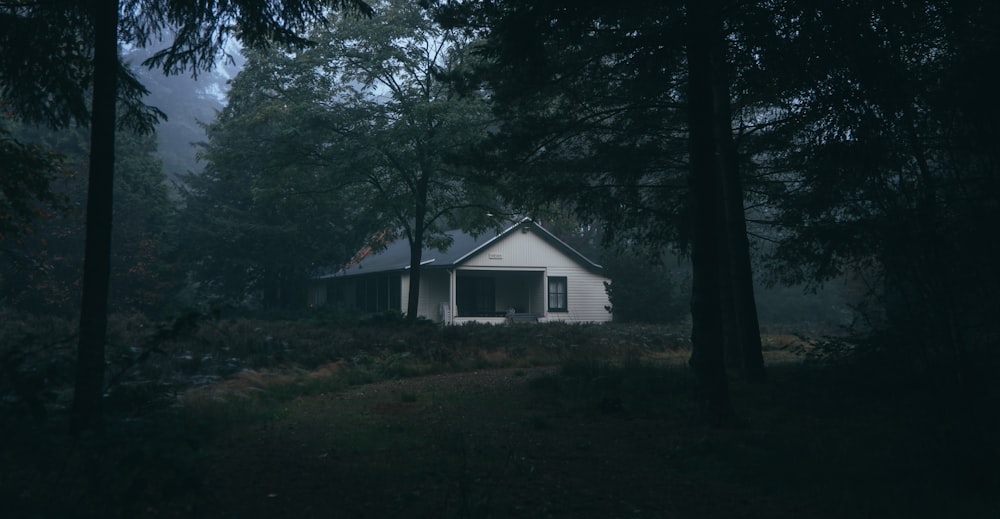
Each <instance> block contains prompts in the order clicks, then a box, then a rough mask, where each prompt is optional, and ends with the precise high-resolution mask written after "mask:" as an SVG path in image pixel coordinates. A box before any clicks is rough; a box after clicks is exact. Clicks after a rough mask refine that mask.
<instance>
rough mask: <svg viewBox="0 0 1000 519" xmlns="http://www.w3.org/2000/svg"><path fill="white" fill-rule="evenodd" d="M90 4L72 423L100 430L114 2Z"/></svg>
mask: <svg viewBox="0 0 1000 519" xmlns="http://www.w3.org/2000/svg"><path fill="white" fill-rule="evenodd" d="M91 5H92V9H93V11H92V16H93V21H94V92H93V96H94V97H93V106H92V112H93V114H92V118H91V124H90V173H89V180H88V185H87V222H86V245H85V246H84V259H83V294H82V296H81V307H80V337H79V343H78V344H77V360H76V384H75V390H74V393H73V407H72V413H71V424H70V426H71V428H72V430H73V431H74V432H77V433H78V432H80V431H83V430H88V429H96V430H99V429H101V428H102V426H103V405H102V400H103V396H104V343H105V340H106V337H107V326H108V282H109V280H110V272H111V270H110V268H111V215H112V207H113V195H114V167H115V103H116V101H117V75H118V2H117V0H99V1H95V2H93V3H92V4H91Z"/></svg>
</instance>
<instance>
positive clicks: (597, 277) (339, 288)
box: [310, 219, 611, 324]
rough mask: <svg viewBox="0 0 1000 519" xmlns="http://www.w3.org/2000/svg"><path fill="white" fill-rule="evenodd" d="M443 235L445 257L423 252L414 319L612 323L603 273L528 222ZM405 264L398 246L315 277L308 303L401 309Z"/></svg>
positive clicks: (404, 251) (402, 245) (403, 247)
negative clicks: (485, 231) (494, 232)
mask: <svg viewBox="0 0 1000 519" xmlns="http://www.w3.org/2000/svg"><path fill="white" fill-rule="evenodd" d="M449 235H450V237H451V239H452V243H451V246H450V247H449V248H448V249H447V250H446V251H444V252H442V251H438V250H434V249H424V251H423V257H422V262H421V265H422V266H421V276H420V302H419V304H418V312H419V315H420V316H422V317H425V318H427V319H430V320H433V321H437V322H441V323H444V324H463V323H467V322H481V323H504V322H510V321H538V322H548V321H566V322H574V323H584V322H604V321H610V320H611V313H610V312H609V311H608V307H610V302H609V301H608V295H607V292H606V291H605V287H604V284H605V282H607V281H609V279H608V278H607V277H605V275H604V273H603V268H602V267H601V266H600V265H598V264H596V263H594V262H593V261H591V260H589V259H587V258H586V257H584V256H583V255H582V254H580V253H579V252H577V251H576V250H574V249H573V248H572V247H570V246H569V245H567V244H566V243H564V242H563V241H562V240H560V239H559V238H556V237H555V236H554V235H553V234H552V233H550V232H549V231H547V230H545V229H544V228H542V227H541V226H540V225H538V224H536V223H535V222H533V221H531V220H528V219H525V220H522V221H521V222H519V223H517V224H515V225H513V226H511V227H509V228H508V229H506V230H504V231H503V232H501V233H500V234H497V235H495V236H494V235H492V234H490V235H488V236H483V235H481V236H478V237H476V236H472V235H469V234H467V233H464V232H461V231H452V232H450V233H449ZM409 264H410V256H409V246H408V245H407V243H406V241H405V240H397V241H395V242H393V243H391V244H389V245H388V247H386V248H385V250H383V251H381V252H379V253H369V254H367V255H363V257H361V258H360V259H359V260H357V261H354V262H352V264H351V265H349V266H348V267H346V268H344V269H342V270H340V271H338V272H335V273H331V274H328V275H324V276H319V277H317V278H315V280H314V281H315V283H314V284H313V286H312V289H311V290H310V303H311V304H314V305H319V304H338V305H342V306H345V307H349V308H357V309H359V310H361V311H364V312H382V311H389V310H397V311H400V310H403V309H405V308H407V302H408V294H409Z"/></svg>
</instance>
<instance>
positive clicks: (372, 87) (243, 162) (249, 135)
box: [187, 2, 492, 306]
mask: <svg viewBox="0 0 1000 519" xmlns="http://www.w3.org/2000/svg"><path fill="white" fill-rule="evenodd" d="M375 8H376V11H377V14H378V19H377V20H375V19H373V20H368V19H358V18H353V17H343V18H339V19H337V20H336V21H335V27H332V28H327V27H324V26H316V27H314V29H313V30H312V31H311V33H310V38H311V39H313V40H315V41H316V42H317V44H316V45H315V46H310V47H300V46H293V47H289V48H274V49H271V50H267V51H260V52H250V53H248V62H247V66H246V68H245V69H244V70H243V71H242V72H241V73H240V75H239V76H238V77H237V78H236V80H235V81H234V82H233V85H232V89H231V90H230V93H229V98H230V99H229V104H228V105H227V107H226V109H225V110H224V111H223V112H222V113H221V114H220V117H219V119H218V121H217V122H216V123H214V124H212V125H210V126H209V127H208V135H209V139H210V140H209V143H208V145H207V146H206V148H205V151H204V154H203V158H205V159H206V160H207V168H206V171H205V173H204V174H203V175H201V176H199V177H191V178H190V179H189V180H188V182H189V186H190V190H189V192H188V196H187V199H188V201H187V205H188V212H189V213H190V214H192V215H198V218H199V221H198V222H197V223H192V225H191V229H190V230H189V231H188V233H187V234H190V235H192V236H193V237H194V238H195V240H194V243H195V244H197V245H195V246H194V247H192V252H193V254H195V255H197V256H200V259H198V260H197V261H198V262H199V263H200V264H199V269H198V274H197V277H198V281H200V282H202V283H203V284H204V286H205V288H207V289H208V292H212V291H214V292H215V293H217V294H222V295H225V296H226V297H230V298H240V297H242V298H245V297H247V294H248V293H253V292H255V291H258V292H259V291H263V293H264V303H265V306H270V305H271V304H272V303H271V300H272V299H273V298H272V297H269V296H268V291H269V290H274V289H273V288H271V285H275V284H284V285H286V286H285V288H284V289H283V290H284V292H285V293H286V294H287V297H286V300H287V301H295V300H297V301H300V302H302V303H304V301H305V297H304V296H303V294H302V293H301V291H299V292H298V293H294V292H293V291H292V290H290V289H289V288H288V286H287V284H288V283H294V282H301V281H302V280H304V279H305V278H306V277H307V276H308V275H310V274H312V273H314V272H315V271H316V270H317V269H319V268H323V267H334V268H336V267H337V266H339V265H343V264H344V263H346V261H347V260H348V259H349V258H350V257H351V255H352V254H353V253H354V252H356V250H357V249H359V248H361V246H362V245H364V243H365V241H366V240H368V239H369V238H372V237H373V236H376V235H382V234H381V233H383V232H384V231H385V230H386V229H392V230H393V232H394V235H395V236H399V237H400V238H405V239H407V240H409V241H410V242H411V243H417V244H418V245H426V244H431V245H433V244H435V240H436V239H439V238H440V237H441V236H442V232H443V231H445V230H448V229H451V228H453V227H454V225H455V223H456V222H455V221H454V218H453V217H454V216H455V213H456V212H457V211H459V210H460V209H466V210H468V209H469V208H472V207H480V208H482V207H484V205H489V206H492V203H491V200H490V199H489V198H488V197H487V196H486V195H484V194H482V193H480V192H478V191H476V190H474V189H472V188H471V184H469V183H468V182H467V181H466V177H467V176H468V173H469V171H468V168H467V166H465V165H464V164H462V163H460V162H458V161H455V160H452V159H453V158H454V157H455V156H456V155H457V154H459V153H460V151H461V150H464V149H466V148H468V147H470V146H473V145H474V143H475V142H476V141H477V140H478V139H480V138H481V136H482V135H483V133H484V131H485V127H486V104H485V100H484V99H483V97H482V96H481V95H468V96H460V95H458V94H457V93H456V92H455V91H454V89H453V88H452V87H451V85H450V84H449V83H447V82H445V81H443V80H442V76H445V75H448V74H453V73H457V71H458V70H460V69H461V68H462V67H464V66H466V65H465V63H464V62H465V61H466V60H469V59H471V55H470V54H469V51H468V49H467V45H468V42H467V41H466V40H465V39H463V38H462V37H461V34H460V33H459V32H458V31H446V30H443V29H441V28H440V27H439V26H437V25H435V24H434V23H433V22H432V21H431V20H430V19H429V18H428V16H427V15H426V13H425V11H424V10H423V9H422V8H421V7H420V6H418V5H416V4H414V3H411V2H380V3H378V4H376V5H375ZM486 212H487V210H486V209H483V210H481V211H479V212H478V213H479V214H475V213H474V212H472V211H467V212H465V213H463V214H462V216H463V217H468V216H470V215H472V216H473V217H472V218H463V220H462V221H460V222H458V223H459V224H460V225H461V226H462V227H464V228H472V227H476V226H479V227H482V226H483V225H484V224H483V221H484V219H485V218H486ZM206 215H207V218H206ZM190 220H191V221H194V219H193V218H192V219H190ZM382 245H384V243H374V246H376V247H378V246H382ZM418 249H419V247H418ZM206 251H207V252H209V254H205V252H206ZM193 259H194V258H193ZM415 261H416V263H417V265H419V258H416V259H415ZM414 268H417V267H414ZM227 277H228V278H227ZM286 300H282V301H281V302H282V303H283V304H287V301H286ZM300 304H301V303H300Z"/></svg>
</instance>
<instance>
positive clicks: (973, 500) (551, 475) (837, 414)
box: [145, 354, 1000, 519]
mask: <svg viewBox="0 0 1000 519" xmlns="http://www.w3.org/2000/svg"><path fill="white" fill-rule="evenodd" d="M772 360H774V359H773V358H772ZM326 369H327V370H329V369H330V368H326ZM334 369H335V368H334ZM769 375H770V380H769V381H768V382H767V383H766V384H760V385H749V384H744V383H742V382H740V381H739V380H734V381H733V382H732V385H731V390H732V395H733V400H734V406H735V408H736V410H737V412H738V413H739V415H740V423H739V424H738V425H735V426H731V427H724V428H710V427H706V426H704V425H702V424H701V423H700V422H699V420H698V419H697V412H696V409H694V407H693V405H692V404H691V398H690V389H689V388H690V387H691V379H690V374H689V373H688V371H687V370H686V369H685V368H684V366H683V358H682V356H679V355H676V354H675V355H672V356H661V358H658V359H644V360H643V361H642V362H638V361H635V360H634V359H633V360H626V361H624V362H623V363H620V364H617V365H610V364H602V363H596V362H587V361H583V362H576V363H564V364H563V365H561V366H557V367H554V366H550V367H533V368H531V367H528V368H507V369H486V370H478V371H469V372H463V373H453V374H439V375H431V376H423V377H416V378H408V379H401V380H392V381H388V382H382V383H375V384H366V385H360V386H351V387H349V388H346V389H343V390H338V391H332V392H329V393H318V394H312V395H309V396H301V397H297V398H294V399H292V400H287V401H283V402H281V403H280V404H276V405H273V406H267V407H266V408H257V409H256V410H255V411H254V418H253V419H244V418H246V417H245V416H242V415H234V417H233V420H232V422H231V423H230V424H229V425H228V426H227V427H226V428H225V429H224V430H223V431H221V432H220V433H219V434H217V435H215V436H214V438H213V439H212V441H211V443H210V444H209V445H205V446H203V447H201V448H200V452H201V453H202V454H201V455H202V464H201V467H200V469H199V471H200V472H199V474H200V479H201V485H200V489H199V495H200V496H201V497H200V498H199V499H197V500H195V501H192V502H189V503H188V504H187V505H185V507H181V508H177V507H175V506H164V507H158V506H156V505H151V506H150V507H148V508H147V509H146V511H145V512H146V515H148V516H149V517H169V516H195V515H200V516H204V517H240V518H254V517H259V518H284V517H287V518H313V517H315V518H320V517H323V518H326V517H346V518H390V517H391V518H402V517H406V518H410V517H427V518H480V517H496V518H504V517H532V518H533V517H564V518H689V517H690V518H700V519H712V518H723V517H725V518H729V519H731V518H793V517H794V518H844V517H879V518H888V517H899V518H903V517H907V518H913V517H953V518H965V517H968V518H974V517H975V518H979V517H981V518H991V519H996V518H997V517H1000V493H998V492H997V490H998V488H996V487H994V485H995V484H996V483H997V482H998V481H1000V479H998V478H997V474H996V472H995V466H994V465H990V464H977V461H982V460H977V459H976V457H977V452H976V451H975V450H972V449H971V448H970V447H969V445H971V443H967V442H961V441H956V440H955V438H956V434H958V433H957V432H956V427H955V426H954V424H952V423H949V422H948V420H943V421H942V420H941V415H940V414H937V413H932V412H929V411H928V409H927V406H929V405H932V404H931V403H930V402H928V401H927V400H926V399H924V398H923V396H922V395H921V394H919V392H912V391H904V392H900V391H882V390H877V389H876V388H872V387H869V386H866V385H865V384H863V383H856V381H852V380H850V379H849V378H845V375H844V374H843V373H833V372H831V371H830V370H824V369H819V368H816V367H810V366H806V365H801V364H798V363H787V362H783V361H779V362H772V365H771V366H770V368H769ZM250 386H253V384H249V385H248V384H244V385H243V386H240V385H239V384H238V383H237V384H235V385H230V386H228V387H227V388H226V389H225V390H224V393H215V394H214V395H213V396H212V398H213V399H215V401H219V400H220V399H221V400H226V398H229V397H231V395H233V394H239V390H238V388H241V387H242V388H243V389H246V388H247V387H250ZM852 386H853V387H852ZM217 391H223V390H222V389H219V388H217ZM226 395H229V397H227V396H226ZM205 397H206V394H205V393H202V394H201V395H200V398H201V399H202V400H204V399H205ZM229 401H230V402H232V400H231V399H230V400H229ZM214 409H215V411H213V412H215V413H218V408H217V407H214ZM216 418H218V417H217V416H216Z"/></svg>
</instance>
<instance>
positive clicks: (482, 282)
mask: <svg viewBox="0 0 1000 519" xmlns="http://www.w3.org/2000/svg"><path fill="white" fill-rule="evenodd" d="M457 283H458V285H457V287H456V290H455V292H456V294H455V298H456V299H457V301H456V302H455V303H456V304H457V305H458V316H459V317H494V316H496V287H495V284H494V281H493V278H486V277H471V276H470V277H464V276H463V277H459V278H458V280H457Z"/></svg>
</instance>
